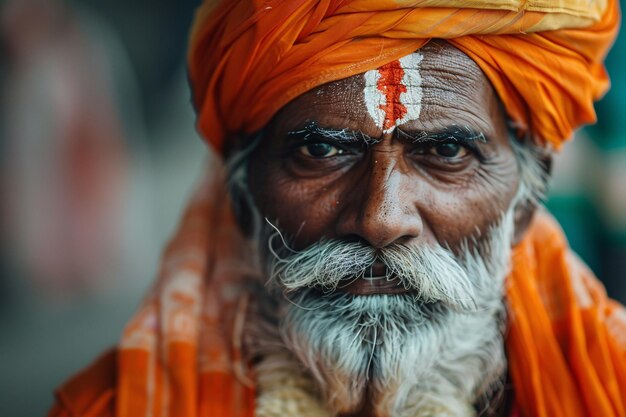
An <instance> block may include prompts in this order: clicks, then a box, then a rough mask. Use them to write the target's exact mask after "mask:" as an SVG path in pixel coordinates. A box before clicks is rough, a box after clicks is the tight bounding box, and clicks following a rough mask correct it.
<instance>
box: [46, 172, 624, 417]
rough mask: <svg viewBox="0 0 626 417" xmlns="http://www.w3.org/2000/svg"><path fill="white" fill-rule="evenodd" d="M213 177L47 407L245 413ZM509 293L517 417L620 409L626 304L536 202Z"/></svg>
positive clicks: (619, 414) (250, 392)
mask: <svg viewBox="0 0 626 417" xmlns="http://www.w3.org/2000/svg"><path fill="white" fill-rule="evenodd" d="M215 163H216V164H217V163H218V162H217V161H216V162H215ZM210 177H211V176H210V175H209V176H207V179H206V181H205V182H204V183H203V184H201V186H200V187H199V190H200V191H199V192H198V193H197V194H196V195H195V196H194V198H193V199H192V201H191V203H190V205H189V207H188V208H187V210H186V213H185V215H184V217H183V220H182V223H181V225H180V227H179V229H178V232H177V234H176V236H175V237H174V239H173V240H172V241H171V243H170V244H169V246H168V248H167V250H166V252H165V254H164V256H163V261H162V264H161V269H160V274H159V279H158V280H157V282H156V284H155V286H154V288H153V290H152V291H151V292H150V294H149V295H148V296H147V298H146V299H145V301H144V302H143V305H142V307H141V308H140V309H139V311H138V313H137V314H136V315H135V317H134V318H133V319H132V320H131V321H130V323H129V324H128V325H127V327H126V329H125V331H124V334H123V336H122V340H121V342H120V344H119V346H118V347H117V349H116V351H115V352H112V353H109V354H107V355H106V356H104V357H102V358H101V359H100V360H99V361H97V362H96V363H95V364H94V365H92V366H91V367H90V368H88V369H87V370H85V371H83V372H82V373H81V374H79V375H77V376H76V377H74V379H73V380H71V381H70V382H69V383H67V384H66V385H64V386H63V387H61V388H60V389H59V390H58V392H57V403H56V405H55V408H54V409H53V410H52V411H51V413H50V415H49V417H96V416H97V417H104V416H108V417H113V416H115V417H142V416H153V417H196V416H211V417H252V416H253V415H254V397H255V392H254V386H253V384H252V383H251V381H250V378H249V376H248V375H247V372H246V369H245V365H244V363H243V362H242V354H241V342H240V341H241V332H242V328H243V319H244V316H245V311H246V305H247V294H246V293H245V291H243V290H242V287H241V286H240V285H239V284H240V283H242V282H243V281H244V280H245V279H246V278H247V277H249V276H250V275H251V274H252V275H254V274H256V273H257V272H256V271H254V270H252V269H251V267H250V266H249V265H248V264H247V263H246V261H245V259H249V253H246V250H245V248H246V247H247V245H246V243H245V242H244V241H243V239H242V237H241V236H240V235H239V233H238V231H237V227H236V225H235V222H234V219H233V217H232V215H231V210H230V206H229V204H228V201H229V200H228V195H227V192H226V190H225V188H224V186H223V178H222V177H219V178H213V179H211V178H210ZM506 299H507V304H508V312H509V330H508V334H507V335H506V348H507V356H508V361H509V369H510V372H511V377H512V381H513V386H514V391H515V407H516V409H517V412H518V413H519V415H520V416H523V417H579V416H580V417H583V416H584V417H626V311H625V310H624V308H622V307H621V306H620V305H618V304H616V303H615V302H613V301H611V300H610V299H608V298H607V297H606V294H605V292H604V289H603V288H602V286H601V285H600V284H599V283H598V281H597V280H596V279H595V278H594V277H593V275H592V273H591V272H590V271H589V270H588V269H587V268H586V267H585V266H584V265H583V264H582V263H581V262H580V261H579V260H578V259H577V258H576V257H575V256H574V255H573V254H572V252H570V251H569V249H568V247H567V242H566V241H565V238H564V236H563V233H562V231H561V230H560V228H559V226H558V225H557V224H556V222H555V221H554V220H553V219H552V218H551V217H550V216H549V215H548V214H546V213H545V212H540V213H539V214H538V215H537V216H536V218H535V220H534V221H533V224H532V226H531V227H530V230H529V231H528V233H527V235H526V237H525V238H524V240H523V241H522V242H521V243H520V244H519V245H518V246H517V247H516V248H515V250H514V253H513V259H512V272H511V274H510V276H509V277H508V280H507V286H506Z"/></svg>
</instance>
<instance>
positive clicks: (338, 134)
mask: <svg viewBox="0 0 626 417" xmlns="http://www.w3.org/2000/svg"><path fill="white" fill-rule="evenodd" d="M287 136H292V137H298V138H301V139H304V140H309V139H320V138H322V139H326V140H328V141H331V142H335V143H350V144H357V143H361V144H366V145H374V144H376V143H378V142H380V139H376V138H373V137H371V136H368V135H366V134H365V133H363V132H361V131H358V130H351V129H348V128H344V129H333V128H328V127H321V126H319V125H318V124H317V122H309V123H307V124H306V125H305V126H304V127H303V128H302V129H300V130H294V131H291V132H288V133H287Z"/></svg>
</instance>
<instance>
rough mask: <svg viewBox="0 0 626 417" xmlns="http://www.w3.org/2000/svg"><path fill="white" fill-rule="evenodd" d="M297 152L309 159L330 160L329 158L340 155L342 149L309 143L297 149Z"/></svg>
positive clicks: (319, 143)
mask: <svg viewBox="0 0 626 417" xmlns="http://www.w3.org/2000/svg"><path fill="white" fill-rule="evenodd" d="M298 151H299V152H300V153H302V154H303V155H306V156H308V157H310V158H318V159H321V158H330V157H331V156H335V155H341V154H342V153H343V150H342V149H339V148H337V147H336V146H333V145H330V144H328V143H324V142H315V143H309V144H306V145H304V146H301V147H300V148H298Z"/></svg>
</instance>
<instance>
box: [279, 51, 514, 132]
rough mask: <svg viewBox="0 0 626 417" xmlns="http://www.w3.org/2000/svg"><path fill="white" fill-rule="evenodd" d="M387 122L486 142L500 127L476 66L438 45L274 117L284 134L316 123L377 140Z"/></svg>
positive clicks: (317, 93)
mask: <svg viewBox="0 0 626 417" xmlns="http://www.w3.org/2000/svg"><path fill="white" fill-rule="evenodd" d="M399 107H400V109H399ZM385 112H386V113H387V116H385V115H384V113H385ZM392 114H395V116H393V117H392V116H390V115H392ZM389 117H391V118H395V119H394V121H395V122H396V123H395V124H396V126H397V128H398V129H401V130H404V129H406V130H425V131H436V130H440V129H443V128H446V127H449V126H467V127H470V128H472V129H475V130H478V131H481V132H484V133H485V135H486V136H488V137H489V136H494V135H496V134H497V133H498V130H499V129H502V126H503V125H504V115H503V112H502V110H501V107H500V105H499V100H498V97H497V95H496V94H495V92H494V90H493V88H492V86H491V84H490V83H489V81H488V79H487V78H486V77H485V75H484V74H483V72H482V71H481V70H480V68H479V67H478V65H476V63H475V62H474V61H472V60H471V59H470V58H469V57H468V56H467V55H465V54H464V53H463V52H461V51H459V50H458V49H456V48H454V47H453V46H451V45H449V44H448V43H445V42H442V41H438V42H431V43H429V44H427V45H426V46H425V47H424V48H422V49H420V50H419V51H417V52H416V53H414V54H411V56H407V57H404V58H403V59H400V60H399V61H396V62H395V63H390V64H388V65H386V66H383V67H381V68H379V69H378V70H373V71H369V72H368V73H365V74H358V75H355V76H352V77H350V78H346V79H343V80H339V81H335V82H332V83H328V84H325V85H322V86H320V87H317V88H315V89H313V90H311V91H309V92H307V93H305V94H303V95H302V96H300V97H298V98H297V99H295V100H293V101H292V102H291V103H289V104H288V105H286V106H285V107H284V108H283V109H282V110H281V111H280V112H279V113H278V115H277V117H276V119H275V127H276V128H277V129H279V130H283V131H289V130H290V129H293V128H298V127H300V126H301V125H302V124H303V123H306V122H310V121H315V122H318V123H320V124H321V125H324V126H327V127H335V128H348V129H354V130H359V131H362V132H363V133H365V134H367V135H369V136H372V137H380V136H383V135H385V134H388V133H390V132H391V131H393V130H394V127H392V126H391V124H392V123H390V122H389V120H387V121H385V118H387V119H389Z"/></svg>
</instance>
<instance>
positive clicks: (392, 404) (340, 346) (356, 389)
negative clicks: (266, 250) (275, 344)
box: [280, 291, 506, 417]
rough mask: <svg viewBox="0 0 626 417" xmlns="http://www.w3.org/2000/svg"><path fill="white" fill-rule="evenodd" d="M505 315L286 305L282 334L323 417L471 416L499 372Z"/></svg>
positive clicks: (306, 298) (368, 301)
mask: <svg viewBox="0 0 626 417" xmlns="http://www.w3.org/2000/svg"><path fill="white" fill-rule="evenodd" d="M502 311H503V309H502V307H501V306H500V307H499V308H494V309H493V310H492V311H489V312H474V313H459V312H455V311H453V310H450V309H448V308H446V307H445V305H443V304H439V303H427V304H424V303H420V302H419V300H416V298H415V297H414V296H412V295H411V294H402V295H368V296H354V295H350V294H345V293H337V294H332V295H327V296H320V295H319V293H317V292H313V291H304V292H303V293H301V294H299V295H298V296H297V297H295V298H294V299H293V300H292V303H290V305H289V307H287V312H286V315H285V317H284V319H283V320H282V321H281V325H280V333H281V336H282V339H283V341H284V343H285V345H286V346H287V348H288V349H289V351H290V352H291V353H292V354H293V355H294V356H295V357H296V358H297V359H298V361H299V362H300V363H301V364H302V365H304V367H305V368H306V370H307V372H308V373H309V374H310V375H311V377H312V378H313V379H314V380H315V383H316V385H317V387H318V388H319V393H320V398H321V400H322V401H323V403H324V405H325V406H326V407H327V408H328V410H329V412H330V415H337V414H355V413H358V412H359V411H360V410H361V409H362V408H363V407H364V406H365V405H366V403H367V404H369V405H370V406H371V407H372V408H373V409H374V411H375V414H376V416H379V417H382V416H389V417H404V416H407V417H408V416H412V417H416V416H419V417H427V416H455V417H461V416H473V415H475V411H474V407H473V406H474V404H475V403H476V402H477V401H478V400H479V398H480V397H481V396H488V395H490V394H491V393H492V391H493V390H494V389H497V388H498V387H499V386H501V382H502V378H503V375H504V373H505V369H506V366H505V359H504V358H505V356H504V351H503V343H502V336H501V334H502V332H501V327H502V326H501V323H502Z"/></svg>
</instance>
